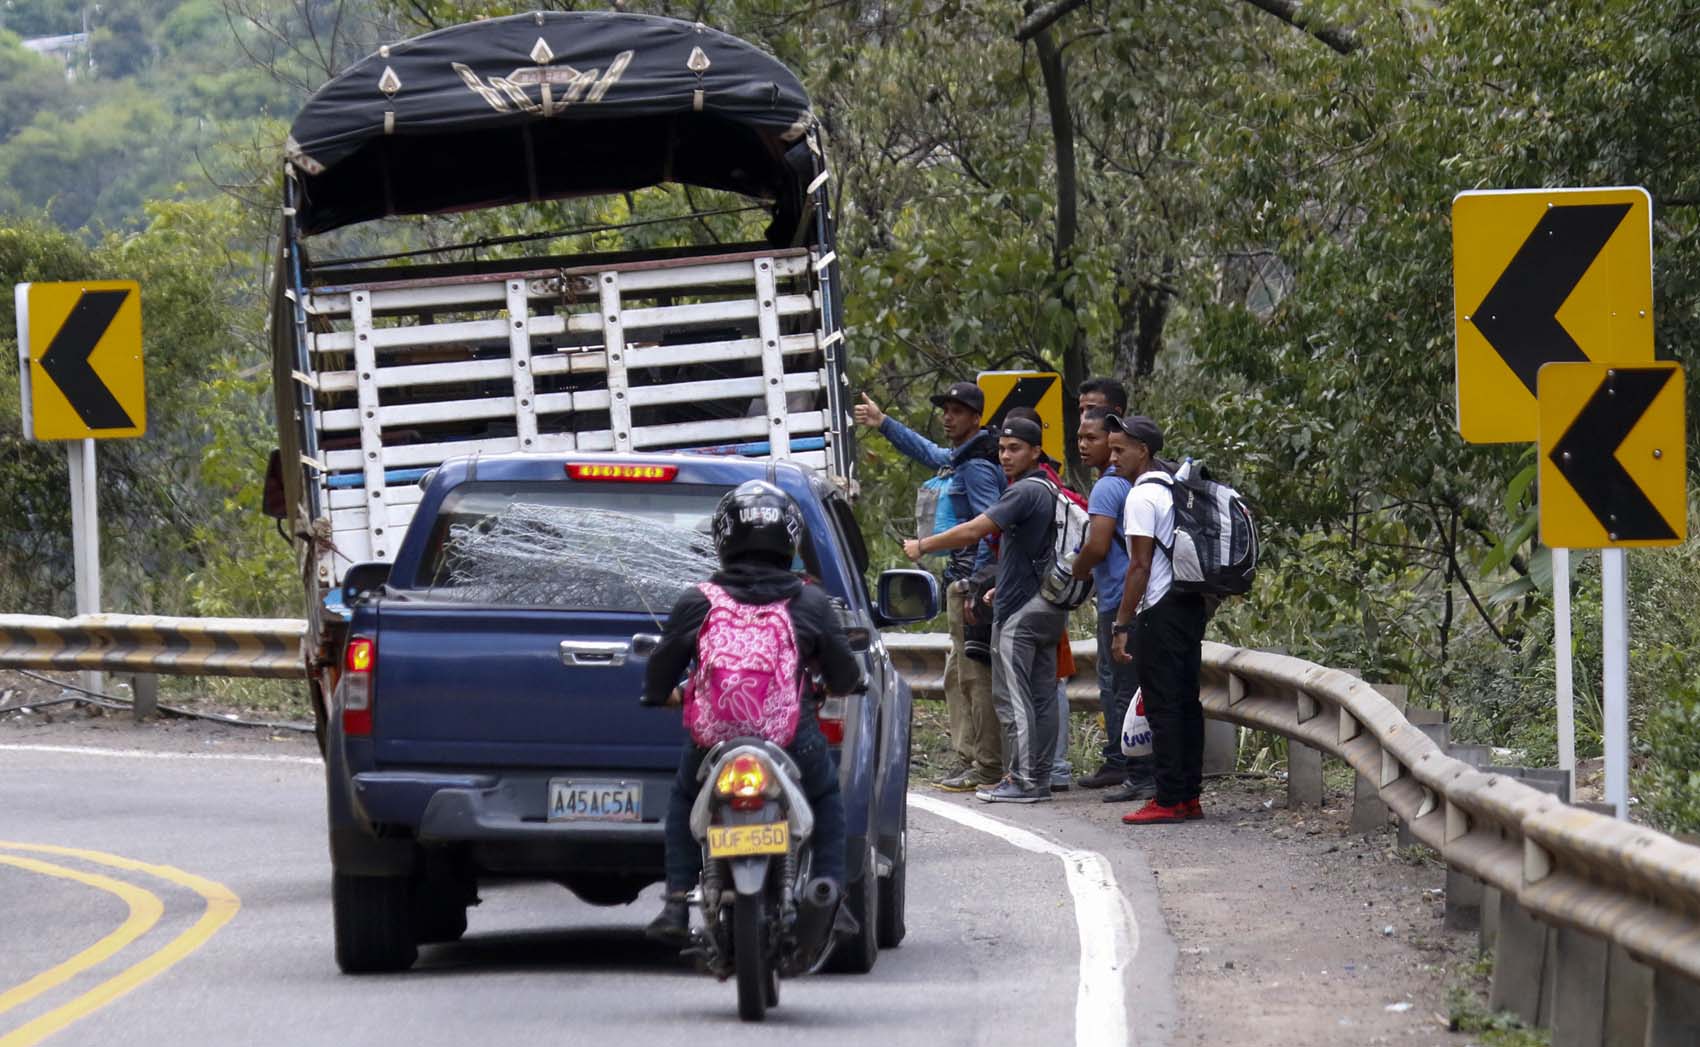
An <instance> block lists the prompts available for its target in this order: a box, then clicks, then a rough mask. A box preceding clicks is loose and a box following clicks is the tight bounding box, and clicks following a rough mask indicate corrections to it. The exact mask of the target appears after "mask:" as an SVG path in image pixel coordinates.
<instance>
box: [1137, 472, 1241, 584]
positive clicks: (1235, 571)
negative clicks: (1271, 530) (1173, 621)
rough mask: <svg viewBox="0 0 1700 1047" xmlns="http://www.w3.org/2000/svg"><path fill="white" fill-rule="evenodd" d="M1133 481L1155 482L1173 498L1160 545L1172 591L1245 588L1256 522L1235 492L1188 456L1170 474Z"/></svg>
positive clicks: (1149, 476) (1144, 477)
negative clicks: (1169, 529)
mask: <svg viewBox="0 0 1700 1047" xmlns="http://www.w3.org/2000/svg"><path fill="white" fill-rule="evenodd" d="M1136 482H1137V483H1142V484H1143V483H1160V484H1162V485H1164V486H1165V487H1167V488H1168V489H1169V494H1170V496H1171V497H1173V498H1174V501H1175V534H1174V540H1173V541H1171V542H1170V543H1169V545H1168V546H1166V547H1161V548H1162V549H1163V552H1164V553H1165V554H1167V555H1168V557H1169V565H1170V567H1171V568H1172V569H1173V571H1174V582H1173V583H1172V584H1173V588H1174V590H1175V591H1176V592H1180V593H1200V594H1202V595H1205V596H1216V597H1222V596H1241V595H1244V594H1245V593H1248V592H1250V591H1251V583H1252V578H1253V576H1254V575H1255V574H1256V573H1257V521H1256V519H1255V518H1253V516H1252V515H1251V508H1250V507H1249V506H1247V505H1246V503H1245V499H1244V498H1241V497H1240V493H1239V492H1238V491H1236V490H1234V489H1233V488H1232V487H1229V486H1228V485H1227V484H1225V483H1218V482H1217V481H1215V480H1212V479H1211V478H1210V473H1209V471H1208V470H1206V469H1205V468H1204V466H1203V465H1201V464H1199V463H1198V462H1195V461H1193V460H1192V459H1191V458H1188V459H1187V460H1186V461H1184V462H1182V463H1181V466H1180V468H1179V469H1176V470H1175V475H1173V476H1169V475H1168V474H1166V473H1146V474H1145V475H1144V476H1141V477H1140V478H1139V479H1138V481H1136Z"/></svg>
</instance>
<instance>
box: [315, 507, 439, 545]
mask: <svg viewBox="0 0 1700 1047" xmlns="http://www.w3.org/2000/svg"><path fill="white" fill-rule="evenodd" d="M418 511H419V506H418V504H417V503H415V504H412V505H391V506H385V507H384V510H383V513H382V515H381V517H380V518H379V520H378V522H377V526H378V527H382V528H384V529H385V530H386V531H387V532H388V533H391V534H394V535H395V536H396V543H397V544H399V543H400V541H401V536H402V535H403V534H404V533H406V531H407V525H408V524H410V523H412V522H413V514H414V513H416V512H418ZM371 529H372V521H371V519H370V518H369V517H368V516H367V514H366V509H365V507H361V508H359V509H334V510H332V511H331V533H332V534H337V533H339V532H345V531H346V532H353V531H363V532H364V531H370V530H371Z"/></svg>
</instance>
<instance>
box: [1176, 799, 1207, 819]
mask: <svg viewBox="0 0 1700 1047" xmlns="http://www.w3.org/2000/svg"><path fill="white" fill-rule="evenodd" d="M1181 806H1182V807H1184V808H1186V820H1187V821H1189V822H1196V821H1198V820H1199V819H1201V818H1203V817H1204V805H1203V804H1201V803H1199V802H1198V797H1196V796H1194V797H1193V798H1192V799H1190V800H1188V801H1187V802H1186V803H1183V804H1181Z"/></svg>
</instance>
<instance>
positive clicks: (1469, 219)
mask: <svg viewBox="0 0 1700 1047" xmlns="http://www.w3.org/2000/svg"><path fill="white" fill-rule="evenodd" d="M1652 214H1653V208H1652V200H1651V198H1650V197H1649V196H1648V195H1647V191H1646V190H1645V189H1641V188H1639V187H1628V188H1613V189H1529V190H1523V189H1516V190H1491V191H1483V192H1467V193H1459V194H1458V196H1457V197H1456V198H1455V199H1454V200H1453V201H1452V282H1453V313H1454V315H1453V320H1454V325H1455V330H1456V332H1457V340H1458V359H1457V363H1458V431H1459V433H1460V434H1462V435H1463V437H1464V439H1465V440H1468V441H1469V442H1470V443H1521V442H1525V441H1530V440H1534V439H1535V433H1536V429H1537V427H1538V426H1537V422H1536V405H1535V392H1536V389H1535V386H1536V377H1537V375H1538V374H1539V373H1540V369H1541V365H1542V364H1546V363H1564V362H1570V363H1580V362H1585V361H1589V360H1592V361H1594V362H1596V363H1651V362H1652V359H1653V218H1652Z"/></svg>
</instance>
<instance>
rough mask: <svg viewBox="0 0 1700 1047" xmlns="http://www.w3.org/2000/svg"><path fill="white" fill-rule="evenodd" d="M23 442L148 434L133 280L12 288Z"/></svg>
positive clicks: (137, 299)
mask: <svg viewBox="0 0 1700 1047" xmlns="http://www.w3.org/2000/svg"><path fill="white" fill-rule="evenodd" d="M15 293H16V296H17V307H18V357H19V361H18V363H19V371H20V377H21V379H22V381H21V385H22V388H23V408H24V410H23V416H24V437H25V438H26V439H33V440H83V439H89V438H93V439H96V440H102V439H112V438H117V437H134V436H141V435H142V434H143V433H145V432H146V431H147V427H148V422H147V389H146V385H145V383H144V382H143V376H142V295H141V288H140V286H139V285H137V283H136V282H135V281H134V280H86V281H77V282H74V283H53V284H18V285H17V287H16V291H15Z"/></svg>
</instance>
